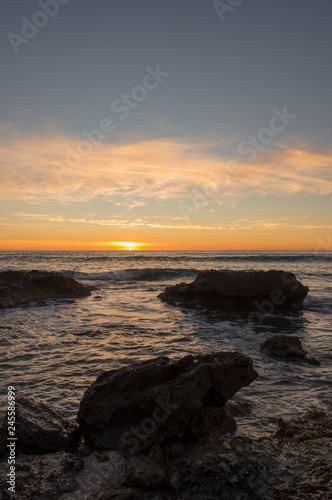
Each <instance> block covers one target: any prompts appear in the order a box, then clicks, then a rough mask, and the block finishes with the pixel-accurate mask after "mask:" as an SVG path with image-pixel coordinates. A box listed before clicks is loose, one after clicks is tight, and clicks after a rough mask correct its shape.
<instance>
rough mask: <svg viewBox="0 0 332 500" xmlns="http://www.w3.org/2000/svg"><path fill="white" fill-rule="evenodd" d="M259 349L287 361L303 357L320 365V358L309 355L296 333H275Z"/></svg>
mask: <svg viewBox="0 0 332 500" xmlns="http://www.w3.org/2000/svg"><path fill="white" fill-rule="evenodd" d="M259 349H260V351H261V352H264V354H267V355H268V356H276V357H278V358H283V359H285V360H287V361H297V360H300V359H301V360H304V361H307V363H310V364H312V365H315V366H319V365H320V361H319V360H318V359H316V358H313V357H311V356H307V353H306V351H305V350H304V349H303V347H302V344H301V340H300V339H299V337H297V336H296V335H274V336H273V337H270V338H269V339H267V340H265V341H264V342H263V343H262V344H261V345H260V348H259Z"/></svg>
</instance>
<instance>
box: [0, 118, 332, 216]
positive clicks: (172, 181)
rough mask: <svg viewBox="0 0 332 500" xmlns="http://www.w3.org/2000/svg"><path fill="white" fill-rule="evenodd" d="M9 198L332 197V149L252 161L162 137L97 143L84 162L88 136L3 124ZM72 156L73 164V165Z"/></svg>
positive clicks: (291, 151) (4, 191) (265, 154)
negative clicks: (82, 147)
mask: <svg viewBox="0 0 332 500" xmlns="http://www.w3.org/2000/svg"><path fill="white" fill-rule="evenodd" d="M0 135H1V139H0V154H1V158H2V161H1V167H0V168H1V173H0V176H1V179H0V180H1V182H0V184H1V188H0V198H2V199H3V200H16V201H25V202H29V203H32V204H47V203H48V202H49V201H56V202H60V203H64V204H71V203H77V202H78V203H82V202H86V201H89V200H92V199H96V198H99V199H105V200H110V201H112V202H113V203H115V204H117V205H123V206H126V207H128V208H132V209H133V208H135V207H137V206H142V205H144V204H148V203H149V202H150V201H151V200H157V201H161V202H162V201H166V200H175V201H177V202H178V203H186V202H188V201H190V200H192V198H193V196H195V193H197V189H198V190H200V191H202V192H208V193H211V194H209V196H210V198H213V199H214V201H216V202H217V203H229V204H233V205H234V203H236V202H237V201H238V200H240V199H242V198H246V197H250V196H266V195H272V194H274V195H281V196H293V195H308V194H309V195H310V194H311V195H313V194H314V195H326V194H328V193H331V192H332V169H331V166H332V150H325V151H315V150H313V149H312V148H310V147H309V146H305V145H302V146H301V148H300V149H299V148H296V147H282V146H279V145H275V148H274V149H273V150H265V151H262V152H260V153H259V154H257V157H256V159H255V161H253V162H252V163H247V162H246V159H245V158H243V157H239V155H238V154H237V144H234V157H233V160H235V161H236V162H237V165H236V168H233V167H232V166H231V165H230V163H229V161H230V159H232V158H229V156H228V157H227V156H226V155H225V156H224V157H222V156H220V153H219V155H217V154H216V152H215V151H216V149H217V146H218V144H217V141H211V140H206V139H204V138H202V139H201V140H197V139H195V140H194V139H190V138H188V139H181V140H180V139H177V138H164V139H163V138H161V139H151V140H140V141H135V140H133V139H132V140H131V141H130V142H127V143H118V144H114V143H107V142H103V143H101V144H94V145H93V144H90V149H91V152H90V153H89V154H87V155H86V156H84V157H82V158H81V159H80V160H81V161H80V162H79V163H77V165H75V164H74V163H73V162H71V163H70V164H68V158H69V157H68V154H69V152H70V151H76V150H77V148H78V144H79V142H80V141H82V140H84V138H83V137H73V136H69V135H68V136H67V135H64V134H60V133H56V132H55V131H54V129H52V128H50V129H48V130H47V133H43V134H41V133H40V134H37V133H31V134H27V133H26V132H22V131H19V130H18V129H17V128H15V127H14V126H13V124H12V123H9V124H7V125H6V124H3V125H2V126H1V128H0ZM66 158H67V163H66Z"/></svg>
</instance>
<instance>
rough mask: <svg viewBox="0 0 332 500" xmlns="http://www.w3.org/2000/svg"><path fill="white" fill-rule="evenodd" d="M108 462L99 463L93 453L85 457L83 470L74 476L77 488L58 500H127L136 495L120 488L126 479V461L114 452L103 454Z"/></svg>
mask: <svg viewBox="0 0 332 500" xmlns="http://www.w3.org/2000/svg"><path fill="white" fill-rule="evenodd" d="M103 455H105V457H107V459H108V460H103V461H100V460H99V458H98V457H97V456H96V455H95V453H93V454H91V455H89V456H88V457H85V458H84V459H83V460H84V468H83V469H82V470H81V471H79V473H78V474H77V476H76V482H77V484H78V488H77V489H76V490H75V492H73V493H69V494H66V495H62V496H61V497H60V498H59V500H83V499H85V500H110V499H114V500H118V499H123V500H125V499H126V500H129V499H134V498H137V499H139V497H137V493H136V492H135V491H133V490H129V489H128V488H122V486H123V484H124V481H125V477H126V469H127V465H126V460H125V459H124V458H123V457H122V456H120V455H119V454H118V453H116V452H105V453H103Z"/></svg>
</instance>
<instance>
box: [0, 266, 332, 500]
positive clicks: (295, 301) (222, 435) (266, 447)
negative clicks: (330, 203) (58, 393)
mask: <svg viewBox="0 0 332 500" xmlns="http://www.w3.org/2000/svg"><path fill="white" fill-rule="evenodd" d="M307 291H308V289H307V287H304V286H303V285H302V284H301V283H300V282H299V281H298V280H296V277H295V275H293V274H292V273H283V272H282V271H268V272H266V273H264V272H253V273H248V272H246V273H244V272H237V273H233V272H225V273H224V272H218V271H206V272H202V273H199V275H198V276H197V278H196V280H195V281H194V282H193V283H191V284H183V283H182V284H179V285H175V286H174V287H169V288H167V289H166V290H165V292H163V294H161V295H160V297H161V298H162V299H163V300H167V301H170V302H173V303H176V305H177V303H178V302H180V303H182V304H186V306H190V307H207V308H209V307H212V308H217V309H221V310H224V309H226V310H227V308H230V309H232V308H235V309H238V308H241V310H246V309H248V308H252V306H253V305H255V302H256V303H257V304H258V305H259V306H262V307H264V308H267V307H268V308H270V307H271V304H272V307H273V308H276V309H277V310H278V308H279V306H280V308H281V309H283V308H286V309H290V310H293V309H298V308H300V307H301V306H302V303H303V300H304V298H305V296H306V294H307ZM90 293H91V287H85V286H83V285H81V284H79V283H77V282H76V281H75V280H73V279H71V278H66V277H65V276H62V275H60V274H58V273H45V272H38V271H31V272H29V273H23V272H14V271H8V272H5V273H0V307H15V306H20V305H25V304H28V303H29V302H31V301H36V300H44V299H46V298H65V297H85V296H87V295H89V294H90ZM257 309H258V310H260V309H259V307H257ZM273 310H274V309H273ZM260 350H261V352H262V353H264V355H266V356H274V357H277V358H280V359H283V360H284V361H286V362H303V361H304V362H308V363H311V364H313V365H316V366H318V365H319V364H320V362H319V360H317V359H315V358H312V357H310V356H308V354H307V353H306V352H305V351H304V349H303V347H302V345H301V341H300V339H299V338H298V337H296V336H292V335H275V336H273V337H271V338H269V339H266V340H265V341H264V342H263V343H262V344H261V346H260ZM257 376H258V374H257V372H256V371H255V369H254V366H253V362H252V360H251V359H250V358H249V357H248V356H246V355H244V354H241V353H240V352H231V351H225V352H213V353H209V354H203V355H195V356H193V355H188V356H185V357H183V358H180V359H178V360H175V361H171V360H170V359H169V358H167V357H157V358H152V359H150V360H148V361H143V362H140V363H133V364H130V365H128V366H125V367H123V368H120V369H116V370H110V371H105V372H103V373H101V374H100V375H99V376H98V377H97V379H96V380H95V381H94V382H93V383H92V384H91V385H90V386H89V387H88V388H87V390H86V392H85V394H84V396H83V398H82V400H81V403H80V407H79V410H78V413H77V417H76V421H72V420H69V419H67V418H66V416H65V415H64V414H63V412H62V411H60V410H59V409H57V408H55V407H53V406H51V405H49V404H47V403H44V402H41V401H38V400H36V399H34V398H32V397H22V396H19V395H18V397H17V398H16V405H15V408H16V415H15V418H16V422H15V428H16V431H15V432H16V437H17V442H16V457H15V472H16V485H15V491H16V492H15V493H12V492H10V491H8V483H7V479H6V478H7V474H8V454H9V451H8V447H7V436H8V428H7V418H6V417H5V418H4V420H3V422H2V423H1V425H0V478H1V479H0V499H1V500H2V499H10V498H17V499H23V498H28V499H31V500H34V499H42V500H43V499H45V500H46V499H50V500H52V499H61V500H82V499H85V500H217V499H218V500H219V499H221V498H222V499H225V500H233V499H234V500H252V499H254V500H269V499H271V500H272V499H274V500H286V499H287V500H292V499H293V500H300V499H321V500H323V499H324V500H326V499H332V493H331V492H332V466H331V456H332V455H331V454H332V405H331V408H330V409H328V410H324V411H323V410H321V409H319V408H317V409H313V410H310V411H309V412H307V413H305V414H304V415H302V416H299V417H297V418H294V419H292V420H289V421H284V420H282V419H279V424H278V426H277V428H276V429H275V431H274V432H273V433H272V434H271V435H266V436H264V437H260V438H250V437H248V436H241V435H238V434H237V432H236V428H237V426H236V417H237V416H239V415H248V414H250V411H251V408H252V406H253V404H254V402H253V401H248V400H242V401H241V402H240V403H239V402H237V403H235V402H234V401H232V398H233V396H234V395H235V394H236V393H238V391H241V388H242V387H245V386H248V385H250V384H252V383H254V381H255V379H256V378H257Z"/></svg>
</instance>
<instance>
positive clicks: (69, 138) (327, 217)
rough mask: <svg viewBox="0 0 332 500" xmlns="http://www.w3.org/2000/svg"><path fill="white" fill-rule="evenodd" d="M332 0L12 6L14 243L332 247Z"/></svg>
mask: <svg viewBox="0 0 332 500" xmlns="http://www.w3.org/2000/svg"><path fill="white" fill-rule="evenodd" d="M331 18H332V2H331V0H315V1H314V0H292V1H291V2H290V1H289V0H278V1H276V0H242V1H241V0H224V1H221V0H215V1H213V0H212V1H211V0H208V1H207V0H190V1H186V0H167V2H165V1H164V0H163V1H162V0H135V1H134V0H95V1H92V0H39V1H34V0H29V1H26V0H3V1H2V2H1V5H0V32H1V42H2V43H1V48H0V57H1V80H0V82H1V83H0V85H1V93H0V152H1V154H0V176H1V182H0V249H18V250H24V249H73V250H75V249H78V250H80V249H82V250H83V249H86V250H90V249H100V250H112V249H119V248H120V249H121V248H123V249H135V248H136V249H138V248H139V249H146V250H175V249H188V250H195V249H203V250H232V249H233V250H331V249H332V220H331V213H332V210H331V209H332V169H331V166H332V141H331V134H332V99H331V88H332V66H331V47H332V30H331Z"/></svg>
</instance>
